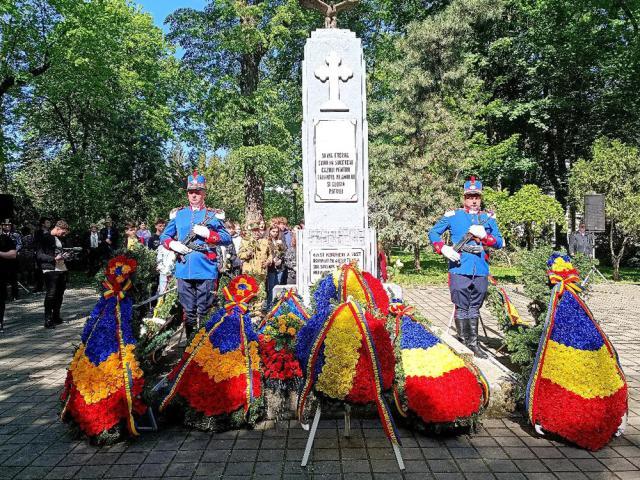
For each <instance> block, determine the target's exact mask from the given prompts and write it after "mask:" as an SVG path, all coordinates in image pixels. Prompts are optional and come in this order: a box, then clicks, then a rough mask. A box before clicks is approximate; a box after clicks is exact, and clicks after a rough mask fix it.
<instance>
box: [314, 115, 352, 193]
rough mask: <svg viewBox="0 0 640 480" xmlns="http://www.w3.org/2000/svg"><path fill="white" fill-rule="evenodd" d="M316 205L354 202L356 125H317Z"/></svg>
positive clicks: (345, 122) (334, 122)
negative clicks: (320, 203)
mask: <svg viewBox="0 0 640 480" xmlns="http://www.w3.org/2000/svg"><path fill="white" fill-rule="evenodd" d="M315 139H316V145H315V146H316V148H315V150H316V152H315V153H316V162H315V163H316V165H315V167H316V202H357V201H358V193H357V188H356V185H357V182H356V161H357V158H356V121H355V120H320V121H318V122H317V124H316V136H315Z"/></svg>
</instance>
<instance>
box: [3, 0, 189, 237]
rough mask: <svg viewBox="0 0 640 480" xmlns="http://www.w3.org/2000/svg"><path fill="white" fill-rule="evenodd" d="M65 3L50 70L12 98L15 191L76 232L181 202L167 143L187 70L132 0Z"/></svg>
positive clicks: (54, 16) (57, 21) (57, 17)
mask: <svg viewBox="0 0 640 480" xmlns="http://www.w3.org/2000/svg"><path fill="white" fill-rule="evenodd" d="M51 3H53V2H51ZM56 3H58V2H56ZM59 3H60V5H62V6H61V10H60V11H59V13H58V14H54V13H49V14H48V16H47V21H50V22H54V23H55V27H54V31H56V32H58V35H57V37H56V39H55V42H53V44H52V45H50V49H51V57H50V59H49V60H50V62H49V66H48V68H47V71H46V74H43V75H40V76H37V77H34V78H33V79H31V81H30V84H29V88H28V89H24V90H22V91H20V92H19V94H16V97H15V99H16V100H17V101H16V102H15V103H13V104H12V106H13V108H12V109H11V112H10V113H11V115H10V117H9V121H10V122H11V125H12V127H13V128H12V130H11V131H13V132H15V135H16V136H17V138H18V139H19V141H20V142H21V144H20V152H19V155H18V156H17V157H16V158H15V160H16V161H15V162H14V164H13V165H12V176H11V182H12V184H11V192H12V193H14V194H15V195H16V196H17V197H18V198H21V199H24V201H25V203H26V205H24V206H25V207H26V208H32V209H34V210H35V211H37V212H39V213H41V214H48V215H51V216H61V217H64V218H66V219H68V221H69V222H70V224H71V226H72V228H74V229H75V228H80V227H86V226H87V225H88V224H89V223H91V222H95V221H97V220H99V219H100V218H103V217H105V216H107V215H108V214H111V215H114V216H115V215H116V213H117V214H118V215H120V218H121V219H123V218H126V219H134V220H135V219H141V218H144V217H145V216H146V215H148V214H149V212H150V211H153V210H154V208H158V206H159V204H161V203H164V201H167V202H169V201H171V200H173V199H172V198H171V194H168V195H167V193H165V192H172V191H173V190H174V189H175V185H176V183H177V182H175V178H174V177H173V175H171V174H170V173H169V169H168V168H167V165H166V163H165V161H164V158H163V155H164V153H163V147H164V142H166V141H168V140H169V139H170V138H171V136H172V128H171V123H170V122H171V113H172V106H173V103H172V102H173V101H174V99H175V98H176V96H177V92H178V91H179V90H181V87H180V82H181V80H182V79H183V76H182V75H181V73H180V71H179V69H178V64H177V61H176V59H175V58H174V57H173V56H172V50H171V48H170V46H169V45H168V44H167V43H166V42H165V40H164V38H163V36H162V32H161V30H160V29H159V28H157V27H155V26H154V25H153V24H152V19H151V16H150V15H145V14H141V13H139V12H138V11H137V10H136V9H135V8H134V7H132V6H131V5H130V4H129V3H128V2H127V1H126V0H104V1H100V2H69V3H70V5H72V6H73V8H71V6H69V8H67V7H66V6H65V5H64V2H59ZM62 7H64V8H62ZM164 215H166V212H165V213H164Z"/></svg>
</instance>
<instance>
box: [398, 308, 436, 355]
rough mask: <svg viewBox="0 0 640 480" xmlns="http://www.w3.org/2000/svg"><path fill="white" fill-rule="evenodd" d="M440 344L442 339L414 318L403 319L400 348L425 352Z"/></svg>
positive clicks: (406, 317) (405, 317)
mask: <svg viewBox="0 0 640 480" xmlns="http://www.w3.org/2000/svg"><path fill="white" fill-rule="evenodd" d="M438 343H440V339H438V337H436V336H435V335H434V334H433V333H431V332H430V331H429V330H427V329H426V328H425V327H424V326H423V325H421V324H420V323H419V322H418V321H416V320H414V319H413V318H411V317H409V316H407V315H405V316H404V317H402V324H401V333H400V348H402V349H407V348H424V349H425V350H426V349H428V348H431V347H433V346H434V345H437V344H438Z"/></svg>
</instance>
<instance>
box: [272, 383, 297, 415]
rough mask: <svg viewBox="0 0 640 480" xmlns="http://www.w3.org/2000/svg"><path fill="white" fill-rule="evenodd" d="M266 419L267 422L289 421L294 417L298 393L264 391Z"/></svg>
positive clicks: (275, 390) (276, 390) (279, 390)
mask: <svg viewBox="0 0 640 480" xmlns="http://www.w3.org/2000/svg"><path fill="white" fill-rule="evenodd" d="M264 401H265V406H266V417H267V419H269V420H290V419H293V418H295V416H296V406H297V403H298V393H297V392H296V391H295V390H293V391H289V392H287V391H285V390H281V389H275V388H268V387H266V388H265V389H264Z"/></svg>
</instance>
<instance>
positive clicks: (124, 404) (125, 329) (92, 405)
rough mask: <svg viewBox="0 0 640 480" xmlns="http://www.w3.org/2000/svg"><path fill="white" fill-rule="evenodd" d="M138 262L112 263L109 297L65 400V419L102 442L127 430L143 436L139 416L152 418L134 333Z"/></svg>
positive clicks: (98, 309) (94, 315)
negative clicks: (124, 427) (143, 394)
mask: <svg viewBox="0 0 640 480" xmlns="http://www.w3.org/2000/svg"><path fill="white" fill-rule="evenodd" d="M135 270H136V262H135V260H132V259H130V258H127V257H124V256H118V257H115V258H113V259H111V260H110V261H109V264H108V266H107V270H106V280H105V281H104V282H103V286H104V288H105V291H104V292H103V294H102V296H101V298H100V300H98V303H97V304H96V306H95V307H94V308H93V310H92V312H91V314H90V316H89V319H88V320H87V322H86V323H85V326H84V330H83V332H82V336H81V344H80V346H79V347H78V348H77V349H76V352H75V354H74V356H73V360H72V362H71V365H70V366H69V370H68V372H67V379H66V381H65V386H64V390H63V392H62V395H61V399H62V401H63V409H62V413H61V418H62V419H63V420H69V421H73V422H74V423H75V424H76V425H77V426H78V427H79V428H80V430H81V431H82V432H83V433H84V434H86V435H87V436H89V437H93V438H95V439H96V440H98V441H102V440H103V439H104V440H105V441H106V440H108V439H109V438H111V437H115V438H119V436H120V431H121V428H120V426H121V424H122V423H123V422H124V423H126V425H127V428H128V430H129V433H130V434H132V435H138V432H137V429H136V425H135V421H134V415H136V414H137V415H141V414H143V413H145V412H146V409H147V406H146V405H145V404H144V403H143V402H142V401H141V400H140V394H141V392H142V388H143V386H144V379H143V377H142V370H141V369H140V366H139V364H138V361H137V360H136V356H135V348H136V341H135V338H134V336H133V333H132V329H131V317H132V312H133V302H132V299H131V298H130V297H129V295H128V294H127V292H128V291H129V290H130V288H131V280H130V279H129V277H130V276H131V275H132V274H133V273H134V272H135Z"/></svg>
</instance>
